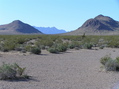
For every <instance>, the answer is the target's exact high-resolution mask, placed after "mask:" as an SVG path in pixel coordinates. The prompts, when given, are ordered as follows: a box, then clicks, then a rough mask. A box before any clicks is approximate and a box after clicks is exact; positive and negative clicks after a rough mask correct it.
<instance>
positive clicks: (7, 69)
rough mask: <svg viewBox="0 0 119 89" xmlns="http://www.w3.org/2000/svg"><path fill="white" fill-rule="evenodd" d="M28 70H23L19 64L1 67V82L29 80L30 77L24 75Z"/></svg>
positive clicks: (4, 64)
mask: <svg viewBox="0 0 119 89" xmlns="http://www.w3.org/2000/svg"><path fill="white" fill-rule="evenodd" d="M25 69H26V68H21V67H20V66H19V65H18V64H17V63H14V64H6V63H3V65H2V66H0V80H10V79H11V80H17V79H28V78H29V76H28V75H26V74H24V72H25Z"/></svg>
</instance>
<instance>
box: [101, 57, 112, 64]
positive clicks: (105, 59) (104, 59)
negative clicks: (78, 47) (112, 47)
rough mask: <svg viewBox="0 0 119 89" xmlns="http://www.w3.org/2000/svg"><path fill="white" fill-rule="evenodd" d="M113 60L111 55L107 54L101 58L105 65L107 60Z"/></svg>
mask: <svg viewBox="0 0 119 89" xmlns="http://www.w3.org/2000/svg"><path fill="white" fill-rule="evenodd" d="M109 60H112V59H111V58H110V57H109V56H105V57H102V58H101V60H100V63H102V65H105V64H106V62H107V61H109Z"/></svg>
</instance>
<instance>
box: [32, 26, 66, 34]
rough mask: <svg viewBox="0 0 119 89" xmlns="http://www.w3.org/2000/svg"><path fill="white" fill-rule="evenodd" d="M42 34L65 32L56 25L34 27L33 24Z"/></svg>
mask: <svg viewBox="0 0 119 89" xmlns="http://www.w3.org/2000/svg"><path fill="white" fill-rule="evenodd" d="M33 27H35V28H36V29H38V30H39V31H41V32H42V33H44V34H61V33H66V31H65V30H63V29H57V28H56V27H36V26H33Z"/></svg>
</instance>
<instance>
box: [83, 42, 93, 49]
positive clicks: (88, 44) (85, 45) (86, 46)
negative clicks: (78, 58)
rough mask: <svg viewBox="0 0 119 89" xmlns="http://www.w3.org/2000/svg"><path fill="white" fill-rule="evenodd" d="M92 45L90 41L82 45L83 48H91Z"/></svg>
mask: <svg viewBox="0 0 119 89" xmlns="http://www.w3.org/2000/svg"><path fill="white" fill-rule="evenodd" d="M92 47H93V45H92V44H91V43H85V44H84V45H83V48H85V49H92Z"/></svg>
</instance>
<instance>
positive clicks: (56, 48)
mask: <svg viewBox="0 0 119 89" xmlns="http://www.w3.org/2000/svg"><path fill="white" fill-rule="evenodd" d="M66 50H67V45H65V44H63V43H61V44H54V45H53V46H52V47H50V48H49V49H48V51H49V52H50V53H59V52H65V51H66Z"/></svg>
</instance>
